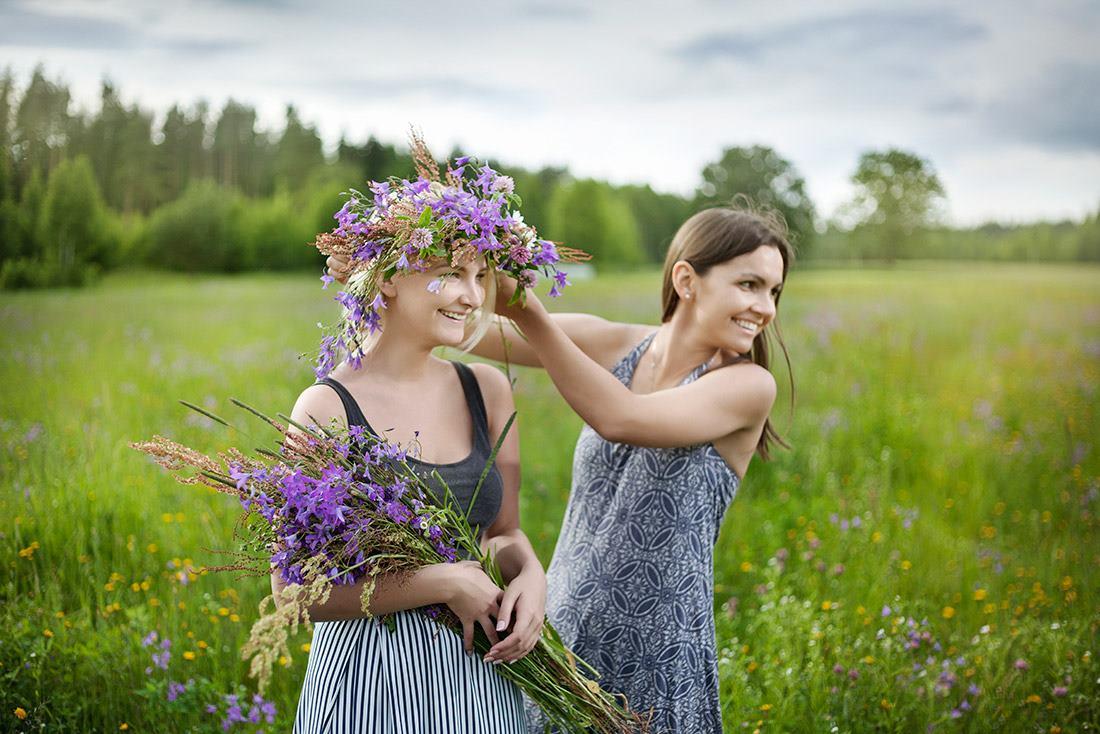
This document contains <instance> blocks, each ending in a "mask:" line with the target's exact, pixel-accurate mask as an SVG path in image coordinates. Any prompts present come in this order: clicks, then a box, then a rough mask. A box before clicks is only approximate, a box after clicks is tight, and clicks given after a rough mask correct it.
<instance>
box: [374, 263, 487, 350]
mask: <svg viewBox="0 0 1100 734" xmlns="http://www.w3.org/2000/svg"><path fill="white" fill-rule="evenodd" d="M486 277H487V271H486V266H485V258H483V257H482V258H478V259H477V260H474V261H473V262H469V263H467V264H466V265H463V266H461V267H451V266H450V265H449V264H447V263H440V264H438V265H436V266H433V267H430V268H429V269H428V270H426V271H424V272H422V273H408V274H402V275H399V276H397V277H395V278H394V279H393V281H392V283H390V284H387V286H388V287H384V288H383V294H384V295H385V296H386V310H385V311H383V318H384V319H385V321H386V323H385V326H384V329H383V330H384V331H389V330H391V329H396V330H398V332H399V333H403V334H407V335H409V336H413V335H416V336H419V337H422V338H423V339H424V340H425V341H427V342H430V343H431V345H432V346H435V345H443V346H458V345H460V344H461V343H462V342H463V340H464V339H465V336H466V321H467V318H468V317H469V316H470V315H471V314H472V313H473V312H474V311H475V310H476V309H478V308H481V305H482V303H484V301H485V278H486Z"/></svg>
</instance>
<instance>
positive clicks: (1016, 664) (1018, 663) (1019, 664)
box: [1012, 658, 1031, 670]
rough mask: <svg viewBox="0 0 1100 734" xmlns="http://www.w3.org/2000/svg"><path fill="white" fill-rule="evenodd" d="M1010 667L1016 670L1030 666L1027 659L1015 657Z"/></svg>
mask: <svg viewBox="0 0 1100 734" xmlns="http://www.w3.org/2000/svg"><path fill="white" fill-rule="evenodd" d="M1012 667H1014V668H1015V669H1016V670H1027V669H1028V668H1030V667H1031V666H1030V665H1028V664H1027V661H1026V660H1024V659H1023V658H1016V662H1014V663H1013V664H1012Z"/></svg>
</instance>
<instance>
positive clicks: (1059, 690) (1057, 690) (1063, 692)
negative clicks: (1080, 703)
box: [1051, 686, 1069, 698]
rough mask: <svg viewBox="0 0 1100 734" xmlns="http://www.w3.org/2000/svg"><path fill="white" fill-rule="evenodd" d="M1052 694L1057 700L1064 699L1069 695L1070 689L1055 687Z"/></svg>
mask: <svg viewBox="0 0 1100 734" xmlns="http://www.w3.org/2000/svg"><path fill="white" fill-rule="evenodd" d="M1051 693H1053V694H1054V695H1055V697H1057V698H1062V697H1063V696H1065V695H1066V694H1067V693H1069V689H1068V688H1066V687H1065V686H1054V690H1053V691H1051Z"/></svg>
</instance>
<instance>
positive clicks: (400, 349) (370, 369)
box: [358, 330, 434, 382]
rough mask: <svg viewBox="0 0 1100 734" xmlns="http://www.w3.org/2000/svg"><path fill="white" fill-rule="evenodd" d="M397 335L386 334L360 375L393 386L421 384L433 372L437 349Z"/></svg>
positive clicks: (366, 358) (370, 355)
mask: <svg viewBox="0 0 1100 734" xmlns="http://www.w3.org/2000/svg"><path fill="white" fill-rule="evenodd" d="M395 331H396V330H391V331H389V332H387V331H383V332H382V334H381V335H380V336H379V338H378V341H377V342H376V343H375V344H374V347H373V348H372V349H371V350H370V351H369V352H367V354H366V356H364V357H363V361H362V365H361V367H360V369H359V370H358V372H360V373H369V374H370V375H371V377H372V378H379V379H382V380H386V381H390V382H420V381H421V380H423V379H424V378H425V377H426V376H427V374H428V372H429V369H430V368H431V364H432V350H433V349H434V346H433V345H426V344H418V343H416V342H414V341H412V340H410V339H408V338H406V337H404V336H403V335H401V334H399V333H394V332H395Z"/></svg>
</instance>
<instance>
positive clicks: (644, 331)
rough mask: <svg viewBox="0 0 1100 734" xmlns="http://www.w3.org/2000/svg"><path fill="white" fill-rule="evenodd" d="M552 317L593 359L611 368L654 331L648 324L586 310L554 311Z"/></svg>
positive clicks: (653, 327) (654, 327)
mask: <svg viewBox="0 0 1100 734" xmlns="http://www.w3.org/2000/svg"><path fill="white" fill-rule="evenodd" d="M554 320H555V321H556V322H557V323H558V325H559V326H561V327H562V330H563V331H565V333H566V334H567V335H568V336H569V338H570V339H571V340H572V341H573V343H574V344H576V345H577V346H578V347H580V348H581V350H582V351H583V352H584V353H585V354H587V355H588V356H589V357H590V358H591V359H592V361H594V362H596V363H597V364H599V365H600V366H602V367H603V368H605V369H611V368H612V367H614V366H615V365H616V364H617V363H618V361H619V360H620V359H622V358H623V357H624V356H626V355H627V353H629V352H630V350H631V349H633V348H634V347H635V346H636V345H637V344H638V342H640V341H641V340H642V339H645V338H646V337H647V336H648V335H649V334H651V333H652V332H654V331H656V330H657V327H656V326H652V325H650V324H630V323H623V322H621V321H611V320H609V319H605V318H603V317H601V316H595V315H593V314H587V313H568V314H565V313H563V314H556V315H555V316H554Z"/></svg>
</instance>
